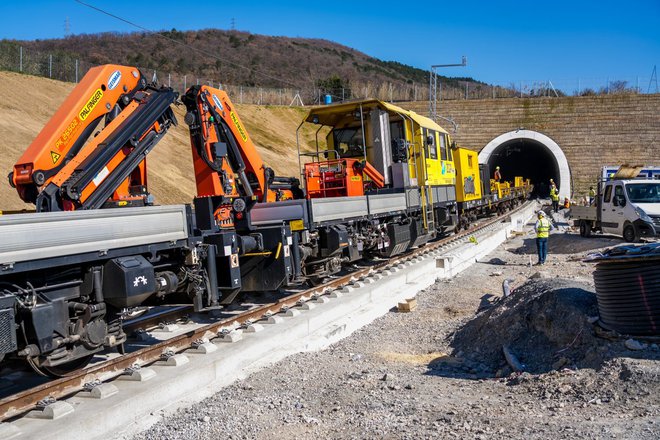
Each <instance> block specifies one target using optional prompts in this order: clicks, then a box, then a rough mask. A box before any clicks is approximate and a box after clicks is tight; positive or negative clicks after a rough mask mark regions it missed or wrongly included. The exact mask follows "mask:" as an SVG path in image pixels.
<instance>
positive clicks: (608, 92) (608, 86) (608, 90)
mask: <svg viewBox="0 0 660 440" xmlns="http://www.w3.org/2000/svg"><path fill="white" fill-rule="evenodd" d="M607 94H608V95H609V94H610V77H609V76H608V77H607Z"/></svg>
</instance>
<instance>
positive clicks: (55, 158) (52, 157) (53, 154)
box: [50, 151, 62, 164]
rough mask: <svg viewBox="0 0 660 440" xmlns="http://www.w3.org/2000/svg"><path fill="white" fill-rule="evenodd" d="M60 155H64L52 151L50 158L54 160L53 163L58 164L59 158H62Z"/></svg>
mask: <svg viewBox="0 0 660 440" xmlns="http://www.w3.org/2000/svg"><path fill="white" fill-rule="evenodd" d="M60 157H62V155H61V154H59V153H56V152H54V151H51V152H50V158H51V159H52V160H53V164H56V163H57V161H58V160H60Z"/></svg>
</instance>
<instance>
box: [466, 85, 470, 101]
mask: <svg viewBox="0 0 660 440" xmlns="http://www.w3.org/2000/svg"><path fill="white" fill-rule="evenodd" d="M469 84H470V83H468V82H466V83H465V99H466V100H467V99H468V86H469Z"/></svg>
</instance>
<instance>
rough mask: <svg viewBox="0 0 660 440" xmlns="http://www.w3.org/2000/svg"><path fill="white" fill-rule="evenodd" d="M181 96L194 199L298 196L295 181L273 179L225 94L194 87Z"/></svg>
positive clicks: (270, 199)
mask: <svg viewBox="0 0 660 440" xmlns="http://www.w3.org/2000/svg"><path fill="white" fill-rule="evenodd" d="M181 100H182V101H183V103H184V104H185V105H186V108H187V109H188V113H187V114H186V119H185V121H186V123H187V124H188V126H189V127H190V141H191V144H192V146H193V162H194V166H195V178H196V181H197V195H198V196H199V197H204V196H212V195H213V196H217V195H222V196H226V197H238V196H239V195H240V196H247V197H252V196H256V197H257V199H258V200H259V201H262V202H274V201H279V200H288V199H292V198H299V196H300V194H299V193H297V182H298V179H295V178H283V177H276V176H275V173H274V171H273V170H272V168H269V167H266V166H265V164H264V162H263V160H262V159H261V156H260V155H259V152H258V151H257V148H256V147H255V145H254V143H253V142H252V139H250V136H249V135H248V132H247V130H246V129H245V127H244V125H243V123H242V122H241V119H240V118H239V117H238V114H237V113H236V109H235V108H234V104H233V103H232V102H231V100H230V99H229V96H228V95H227V93H226V92H224V91H223V90H219V89H215V88H213V87H209V86H193V87H191V88H190V89H188V91H187V92H186V94H185V95H184V96H183V97H182V98H181ZM234 175H236V176H237V177H238V182H235V181H234Z"/></svg>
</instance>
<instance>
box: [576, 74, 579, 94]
mask: <svg viewBox="0 0 660 440" xmlns="http://www.w3.org/2000/svg"><path fill="white" fill-rule="evenodd" d="M576 96H580V78H578V89H577V95H576Z"/></svg>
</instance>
